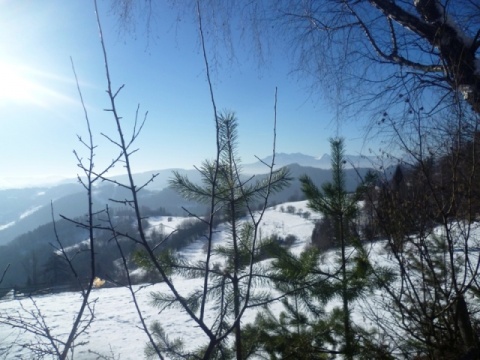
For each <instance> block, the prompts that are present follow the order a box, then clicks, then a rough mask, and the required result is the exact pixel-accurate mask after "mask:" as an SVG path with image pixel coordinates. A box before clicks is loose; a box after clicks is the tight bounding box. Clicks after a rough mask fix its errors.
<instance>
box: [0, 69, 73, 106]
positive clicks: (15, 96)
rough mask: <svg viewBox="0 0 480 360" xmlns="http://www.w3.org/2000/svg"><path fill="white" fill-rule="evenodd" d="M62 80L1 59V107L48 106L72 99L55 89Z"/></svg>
mask: <svg viewBox="0 0 480 360" xmlns="http://www.w3.org/2000/svg"><path fill="white" fill-rule="evenodd" d="M61 82H63V81H62V80H61V79H58V77H57V76H55V75H52V74H47V73H44V72H41V71H39V70H36V69H33V68H31V67H27V66H22V65H17V64H14V63H12V62H5V61H1V60H0V107H1V106H6V105H34V106H40V107H43V108H47V107H51V106H53V105H55V104H59V103H64V102H65V101H70V100H71V99H69V98H68V97H66V96H65V95H64V94H62V92H61V91H59V90H57V89H55V87H56V86H55V84H56V85H58V84H59V83H61Z"/></svg>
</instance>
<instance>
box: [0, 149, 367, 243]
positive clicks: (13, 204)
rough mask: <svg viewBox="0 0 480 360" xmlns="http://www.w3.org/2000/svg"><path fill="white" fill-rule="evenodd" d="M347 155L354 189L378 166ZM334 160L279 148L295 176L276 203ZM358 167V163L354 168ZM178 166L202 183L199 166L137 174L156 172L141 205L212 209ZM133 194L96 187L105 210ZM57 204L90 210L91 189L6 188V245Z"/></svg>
mask: <svg viewBox="0 0 480 360" xmlns="http://www.w3.org/2000/svg"><path fill="white" fill-rule="evenodd" d="M346 159H347V163H346V164H345V167H346V179H347V188H348V189H349V190H353V189H354V188H355V186H356V185H357V184H358V183H359V181H360V179H359V177H358V175H360V176H363V175H364V174H365V173H366V171H367V169H368V168H372V164H373V158H368V157H361V156H353V155H348V156H346ZM262 161H263V162H265V163H267V164H268V163H271V161H272V157H271V156H270V157H266V158H264V159H262ZM262 161H258V162H255V163H252V164H245V165H242V173H243V174H245V175H246V177H247V176H248V177H251V175H252V174H255V176H254V178H253V181H255V180H256V179H261V178H262V176H264V175H262V174H266V173H267V172H268V167H267V166H266V165H265V164H263V163H262ZM330 161H331V158H330V155H323V156H322V157H320V158H318V157H313V156H308V155H304V154H300V153H296V154H283V153H279V154H277V155H276V157H275V167H276V168H278V167H282V166H288V167H289V169H290V174H291V177H292V179H293V180H292V183H291V186H290V187H289V188H288V189H285V190H283V191H282V192H280V193H278V194H276V195H275V196H274V197H272V198H271V203H281V202H285V201H289V200H293V199H295V200H299V199H300V198H301V197H302V193H301V189H300V183H299V181H298V177H299V176H301V175H303V174H307V175H309V176H310V177H311V178H312V179H313V180H314V181H315V182H316V183H317V185H321V184H322V183H324V182H326V181H330V180H331V172H330ZM353 167H355V169H352V168H353ZM173 171H177V172H179V173H180V174H182V175H185V176H188V178H189V179H190V180H191V181H192V182H194V183H199V182H200V180H201V177H200V174H199V172H198V171H197V170H195V169H193V170H184V169H166V170H159V171H148V172H143V173H138V174H135V175H134V179H135V182H136V184H137V185H138V186H139V187H140V186H142V185H143V184H144V183H146V182H148V181H149V180H150V179H151V178H152V176H154V174H156V177H155V179H154V181H153V182H152V183H150V184H149V185H148V186H147V187H146V188H145V189H144V190H142V191H141V192H140V193H139V201H140V203H141V205H142V206H145V207H148V208H150V209H152V210H155V209H158V208H163V209H165V210H166V211H167V212H169V213H171V214H172V215H184V214H185V211H184V208H187V209H189V211H192V212H193V213H196V214H203V213H204V212H205V210H206V209H205V207H202V205H199V204H197V203H193V202H190V201H187V200H185V199H183V198H182V197H181V196H180V195H178V194H177V193H175V192H174V191H173V190H171V189H170V188H169V187H168V184H169V183H168V181H169V179H171V178H172V176H173V174H172V172H173ZM113 179H115V180H116V181H118V182H121V183H125V182H126V181H127V177H126V175H121V176H115V177H113ZM129 197H130V196H129V194H128V193H126V192H125V189H123V188H121V187H119V186H116V185H114V184H112V183H107V182H104V183H102V184H100V185H99V186H97V187H96V190H95V193H94V207H95V209H96V210H101V209H104V208H105V204H107V203H109V204H110V205H109V206H110V207H114V206H116V205H118V204H115V203H112V202H111V201H110V199H120V200H125V199H126V198H129ZM51 205H53V212H54V214H55V215H54V218H55V219H56V220H57V219H59V214H62V215H64V216H67V217H69V218H75V217H80V216H83V215H84V214H85V213H86V210H87V202H86V194H85V191H84V189H83V187H82V186H81V185H80V184H79V183H78V181H74V180H73V179H72V180H71V181H70V182H62V183H61V184H59V185H55V186H48V187H46V186H44V187H29V188H23V189H5V190H0V245H3V244H6V243H8V242H10V241H11V240H13V239H15V238H16V237H18V236H19V235H22V234H24V233H26V232H29V231H32V230H34V229H36V228H37V227H39V226H41V225H44V224H47V223H49V222H51V221H52V207H51Z"/></svg>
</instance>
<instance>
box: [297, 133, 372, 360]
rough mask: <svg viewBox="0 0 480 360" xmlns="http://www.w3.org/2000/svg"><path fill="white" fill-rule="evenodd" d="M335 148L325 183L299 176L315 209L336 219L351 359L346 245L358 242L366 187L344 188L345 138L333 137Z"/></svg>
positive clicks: (351, 335) (310, 204)
mask: <svg viewBox="0 0 480 360" xmlns="http://www.w3.org/2000/svg"><path fill="white" fill-rule="evenodd" d="M330 144H331V149H332V156H331V157H332V182H331V183H326V184H324V185H323V186H322V189H321V190H320V189H319V188H318V187H317V186H316V185H315V184H314V183H313V181H312V180H311V179H310V178H309V177H308V176H303V177H302V178H300V182H301V184H302V191H303V192H304V194H305V196H306V197H307V199H308V206H309V207H310V208H311V209H312V210H313V211H316V212H319V213H321V214H323V215H324V216H325V217H328V218H330V219H331V220H333V222H334V224H335V240H336V242H337V243H338V244H340V249H341V258H340V264H341V288H342V290H341V297H342V302H343V326H344V332H345V350H344V351H345V357H346V358H347V359H352V358H353V354H354V347H353V342H354V338H353V330H352V324H351V319H350V309H349V303H350V301H351V300H352V295H353V294H352V293H351V292H350V291H349V283H350V280H351V279H350V276H349V275H347V255H346V247H347V245H357V246H358V245H359V244H358V243H357V244H355V240H356V239H355V236H354V235H355V234H352V233H351V231H350V229H351V227H350V224H351V223H352V221H353V220H354V219H355V217H356V216H357V214H358V202H359V201H360V199H361V198H362V195H363V188H360V189H358V190H357V192H355V193H354V194H348V193H347V191H346V189H345V172H344V168H345V163H346V161H345V150H344V143H343V139H331V140H330Z"/></svg>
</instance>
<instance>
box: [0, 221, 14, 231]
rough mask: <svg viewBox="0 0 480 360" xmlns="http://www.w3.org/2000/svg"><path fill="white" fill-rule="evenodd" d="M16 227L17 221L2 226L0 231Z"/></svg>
mask: <svg viewBox="0 0 480 360" xmlns="http://www.w3.org/2000/svg"><path fill="white" fill-rule="evenodd" d="M13 225H15V221H10V222H9V223H6V224H3V225H0V231H2V230H5V229H8V228H9V227H11V226H13Z"/></svg>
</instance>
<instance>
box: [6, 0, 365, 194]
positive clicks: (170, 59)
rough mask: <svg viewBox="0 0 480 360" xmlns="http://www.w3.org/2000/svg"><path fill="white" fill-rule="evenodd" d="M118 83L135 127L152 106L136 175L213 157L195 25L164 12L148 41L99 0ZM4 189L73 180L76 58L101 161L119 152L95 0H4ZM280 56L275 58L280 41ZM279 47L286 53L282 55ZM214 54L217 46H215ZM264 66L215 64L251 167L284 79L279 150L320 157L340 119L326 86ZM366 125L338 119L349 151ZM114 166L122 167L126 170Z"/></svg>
mask: <svg viewBox="0 0 480 360" xmlns="http://www.w3.org/2000/svg"><path fill="white" fill-rule="evenodd" d="M99 2H100V3H101V4H100V17H101V21H102V26H103V29H104V35H105V41H106V45H107V51H108V56H109V63H110V69H111V75H112V80H113V84H114V86H120V85H122V84H125V89H124V90H123V91H122V93H121V95H120V96H119V98H118V99H119V109H120V112H121V115H122V116H123V118H124V126H125V129H127V132H128V129H131V126H132V124H133V118H134V115H135V110H136V108H137V104H140V108H141V111H142V112H144V111H147V110H148V112H149V115H148V120H147V123H146V125H145V128H144V131H143V133H142V134H141V135H140V138H139V139H138V142H137V147H138V148H139V149H140V150H139V152H138V153H137V154H136V155H135V157H134V158H133V164H134V171H146V170H153V169H164V168H173V167H180V168H192V167H193V166H194V165H199V164H200V163H201V161H202V160H204V159H207V158H213V157H214V155H215V145H214V144H215V143H214V140H215V137H214V135H215V134H214V123H213V110H212V106H211V103H210V100H209V92H208V85H207V82H206V75H205V66H204V63H203V58H202V53H201V51H200V45H199V40H198V32H197V28H196V24H194V23H193V22H189V21H188V20H187V19H188V18H187V17H185V18H184V21H182V22H180V23H179V22H176V21H175V19H176V13H175V12H174V11H173V10H170V9H168V8H165V9H164V11H162V14H161V15H160V16H159V17H158V19H157V21H156V22H155V23H154V26H153V28H152V33H151V35H150V37H148V38H147V37H146V36H145V32H144V28H143V27H141V26H139V27H137V31H136V32H135V34H133V35H125V34H121V33H120V32H119V27H118V22H117V19H116V18H115V16H113V15H112V14H111V12H110V9H109V7H108V6H109V5H108V4H109V2H108V1H99ZM0 43H1V44H2V45H1V46H0V122H1V128H2V131H1V132H0V144H1V146H2V149H3V151H2V152H0V164H1V169H2V170H1V175H0V177H1V178H0V186H5V185H8V184H11V185H22V184H25V183H35V182H36V181H40V179H43V178H56V177H74V176H75V175H76V174H77V173H78V168H77V165H76V164H77V162H76V159H75V157H74V155H73V153H72V151H73V150H74V149H76V150H77V151H78V152H79V153H80V154H83V156H84V157H87V153H86V152H85V151H84V149H83V148H82V146H81V145H80V143H79V142H78V140H77V134H78V135H80V136H85V134H86V127H85V121H84V116H83V111H82V108H81V105H80V102H79V100H78V94H77V89H76V85H75V81H74V75H73V72H72V68H71V64H70V57H72V59H73V61H74V63H75V68H76V72H77V75H78V77H79V80H80V86H81V89H82V92H83V96H84V99H85V102H86V105H87V109H88V112H89V116H90V121H91V126H92V128H93V131H94V135H95V140H96V142H97V143H98V148H97V150H96V161H95V164H96V165H97V166H98V168H101V166H102V165H104V164H106V163H107V162H108V161H110V160H111V159H112V158H113V157H114V156H115V154H116V151H115V149H113V148H112V146H110V145H109V144H108V142H106V141H105V140H104V139H103V138H102V137H101V135H100V133H101V132H105V133H108V134H113V133H114V124H113V119H112V118H111V117H109V115H108V113H105V112H104V111H102V109H104V108H106V107H107V106H108V98H107V97H106V94H105V89H106V81H105V76H104V66H103V59H102V53H101V48H100V44H99V38H98V31H97V26H96V20H95V14H94V7H93V3H92V2H91V1H87V0H68V1H65V0H42V1H38V0H0ZM273 54H275V49H274V52H273ZM276 54H277V55H278V54H280V53H279V52H276ZM210 55H213V52H211V53H210ZM273 57H274V59H273V60H270V61H268V65H267V66H265V67H261V68H260V67H259V66H258V63H257V61H255V57H254V56H253V55H252V54H245V53H242V52H241V51H237V59H236V61H235V62H232V63H224V64H221V66H218V67H215V69H214V70H215V71H214V73H213V82H214V91H215V96H216V101H217V106H218V108H219V109H227V110H233V111H235V112H236V114H237V117H238V124H239V153H240V157H241V159H242V161H243V162H244V163H250V162H254V161H256V159H255V156H259V157H261V158H263V157H266V156H268V155H270V154H271V151H272V127H273V104H274V92H275V87H278V105H277V151H278V152H285V153H294V152H301V153H304V154H308V155H313V156H321V155H322V154H323V153H328V152H329V149H330V146H329V143H328V138H329V137H331V136H335V135H336V130H337V125H336V123H335V121H334V119H335V116H334V112H333V111H332V109H331V108H329V107H328V105H326V104H325V103H323V102H322V100H321V94H316V93H312V92H311V90H310V89H311V88H310V86H309V85H310V82H309V81H307V80H305V81H303V80H302V79H299V78H298V77H297V76H296V75H295V74H293V75H292V74H291V72H290V69H291V64H290V63H289V60H288V58H287V57H285V56H281V54H280V56H273ZM362 125H363V124H362V123H361V122H355V123H354V122H348V123H344V124H343V125H342V126H341V127H340V135H342V136H344V137H345V138H346V145H347V152H348V153H352V154H358V153H359V152H366V150H367V148H366V146H365V145H364V143H363V140H362V135H363V133H362V132H363V130H362ZM121 172H122V169H121V168H116V169H114V174H118V173H121Z"/></svg>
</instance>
